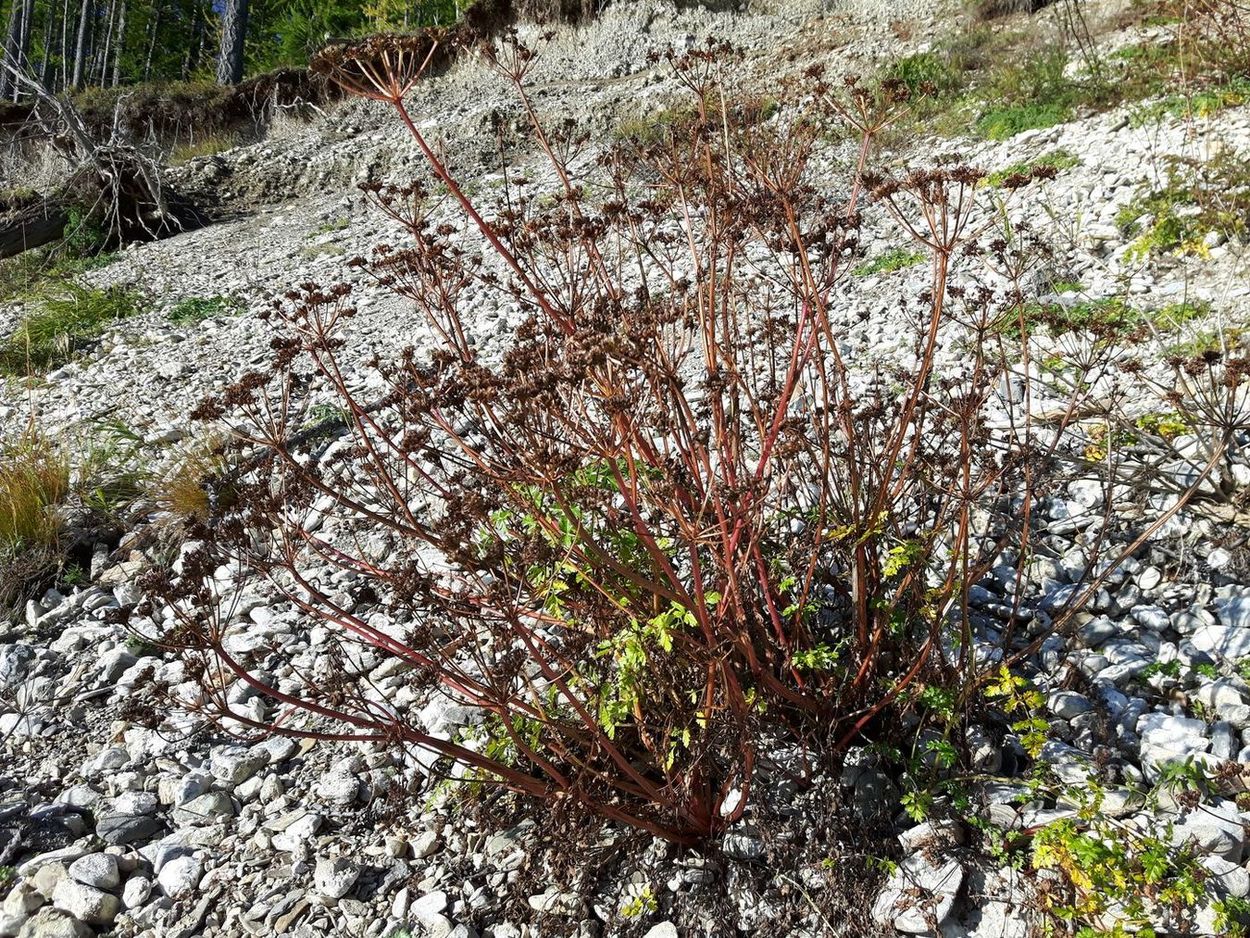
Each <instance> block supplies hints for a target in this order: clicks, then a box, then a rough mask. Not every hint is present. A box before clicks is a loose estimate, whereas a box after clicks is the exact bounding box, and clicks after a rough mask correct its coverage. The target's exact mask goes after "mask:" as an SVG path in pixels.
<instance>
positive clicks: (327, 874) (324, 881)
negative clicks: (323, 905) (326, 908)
mask: <svg viewBox="0 0 1250 938" xmlns="http://www.w3.org/2000/svg"><path fill="white" fill-rule="evenodd" d="M359 878H360V867H359V866H357V865H356V864H355V863H353V862H352V861H351V860H349V859H347V858H346V857H333V858H331V857H321V858H320V859H319V860H317V866H316V868H315V869H314V870H313V885H314V886H315V887H316V890H317V892H318V893H319V894H320V895H321V896H322V897H323V898H326V899H342V898H343V897H344V896H345V895H347V894H348V893H349V892H350V891H351V888H352V887H353V886H354V885H356V880H357V879H359Z"/></svg>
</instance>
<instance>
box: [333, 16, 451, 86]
mask: <svg viewBox="0 0 1250 938" xmlns="http://www.w3.org/2000/svg"><path fill="white" fill-rule="evenodd" d="M446 38H447V37H446V30H443V29H425V30H422V31H421V32H420V33H417V34H416V35H412V36H395V35H379V36H370V37H369V38H367V39H362V40H360V41H359V42H348V43H341V44H337V45H332V46H327V47H326V48H324V49H322V50H321V51H320V52H318V53H317V54H316V55H315V56H314V57H313V59H312V62H311V63H310V67H311V68H312V70H313V71H314V72H316V73H318V74H322V75H326V76H327V77H329V78H330V79H331V80H332V81H334V82H336V83H337V84H338V85H340V86H341V87H342V88H343V90H344V91H346V92H348V93H349V94H354V95H358V96H359V97H362V98H370V99H372V100H374V101H386V102H389V103H396V102H398V101H400V100H402V99H403V97H404V95H406V94H407V93H408V92H409V91H411V90H412V88H413V86H414V85H416V83H417V81H418V79H420V77H421V75H422V74H423V73H424V72H425V69H426V67H427V66H428V65H429V64H430V62H431V61H432V60H433V58H434V54H435V53H436V52H437V50H438V49H439V47H440V46H441V45H443V43H444V41H445V39H446Z"/></svg>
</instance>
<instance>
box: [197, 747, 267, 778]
mask: <svg viewBox="0 0 1250 938" xmlns="http://www.w3.org/2000/svg"><path fill="white" fill-rule="evenodd" d="M268 761H269V759H268V756H267V754H266V753H265V752H264V751H263V750H256V749H245V748H244V747H242V746H229V747H225V748H222V749H219V750H217V751H216V752H214V753H213V756H212V759H211V761H210V764H209V771H210V772H212V774H213V777H214V778H216V779H219V780H221V781H223V782H226V783H227V784H229V785H238V784H239V783H240V782H245V781H247V780H248V779H249V778H251V777H252V776H253V775H255V774H256V773H257V772H259V771H260V770H261V769H262V768H264V766H265V765H266V764H267V763H268Z"/></svg>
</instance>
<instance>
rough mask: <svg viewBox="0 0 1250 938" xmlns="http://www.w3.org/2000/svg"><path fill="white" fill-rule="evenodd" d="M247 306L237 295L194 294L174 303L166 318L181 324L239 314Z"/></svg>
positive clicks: (191, 323)
mask: <svg viewBox="0 0 1250 938" xmlns="http://www.w3.org/2000/svg"><path fill="white" fill-rule="evenodd" d="M246 308H247V307H246V306H245V305H244V303H243V301H242V300H241V299H240V298H239V297H237V296H221V295H219V296H192V297H188V298H187V299H185V300H182V301H181V302H179V303H177V304H175V305H174V307H173V308H172V309H170V311H169V312H168V313H167V314H166V316H165V318H166V319H168V320H169V321H170V322H172V323H175V324H176V325H179V326H185V325H194V324H195V323H198V322H203V321H204V320H206V319H217V318H219V317H225V316H237V315H239V314H240V313H241V312H243V311H244V310H245V309H246Z"/></svg>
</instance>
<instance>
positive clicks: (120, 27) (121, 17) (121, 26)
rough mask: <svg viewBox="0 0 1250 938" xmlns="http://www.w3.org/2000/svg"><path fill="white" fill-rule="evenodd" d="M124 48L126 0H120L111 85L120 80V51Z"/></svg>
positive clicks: (114, 85)
mask: <svg viewBox="0 0 1250 938" xmlns="http://www.w3.org/2000/svg"><path fill="white" fill-rule="evenodd" d="M125 49H126V0H122V8H121V12H120V13H119V14H118V16H117V39H116V40H115V41H114V43H113V87H114V88H116V87H117V86H118V85H120V84H121V81H122V53H123V52H124V51H125Z"/></svg>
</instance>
